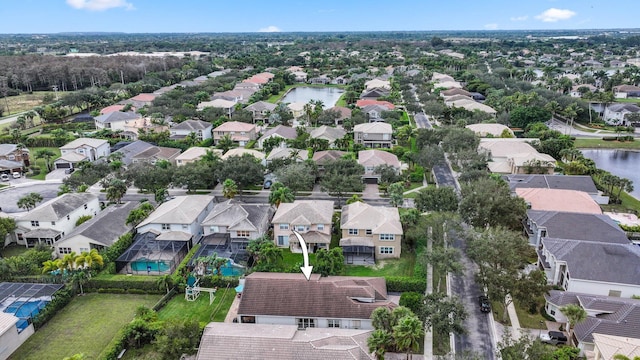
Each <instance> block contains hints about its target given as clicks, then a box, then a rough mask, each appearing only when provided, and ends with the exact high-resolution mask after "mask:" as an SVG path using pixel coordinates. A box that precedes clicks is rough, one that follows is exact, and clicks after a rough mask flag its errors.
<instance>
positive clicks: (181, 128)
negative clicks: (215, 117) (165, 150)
mask: <svg viewBox="0 0 640 360" xmlns="http://www.w3.org/2000/svg"><path fill="white" fill-rule="evenodd" d="M212 127H213V126H212V125H211V123H209V122H206V121H202V120H185V121H183V122H181V123H179V124H176V125H174V126H172V127H171V128H170V129H169V131H170V133H171V136H170V138H171V139H172V140H182V139H184V138H186V137H187V136H189V135H190V134H192V133H193V134H195V135H196V139H198V141H202V140H207V139H211V129H212Z"/></svg>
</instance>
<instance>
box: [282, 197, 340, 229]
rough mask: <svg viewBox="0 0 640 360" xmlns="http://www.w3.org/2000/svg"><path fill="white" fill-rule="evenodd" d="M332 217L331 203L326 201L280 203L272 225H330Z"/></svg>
mask: <svg viewBox="0 0 640 360" xmlns="http://www.w3.org/2000/svg"><path fill="white" fill-rule="evenodd" d="M332 217H333V201H328V200H296V201H294V202H292V203H282V204H280V206H279V207H278V210H277V211H276V213H275V215H274V216H273V220H271V223H273V224H279V223H283V224H292V225H310V224H331V218H332Z"/></svg>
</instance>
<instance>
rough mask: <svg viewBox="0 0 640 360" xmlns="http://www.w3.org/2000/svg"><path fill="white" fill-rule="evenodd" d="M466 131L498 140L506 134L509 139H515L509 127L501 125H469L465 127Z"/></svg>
mask: <svg viewBox="0 0 640 360" xmlns="http://www.w3.org/2000/svg"><path fill="white" fill-rule="evenodd" d="M465 127H466V128H467V129H469V130H471V131H473V132H474V133H476V135H478V136H480V137H493V138H499V137H501V136H502V135H503V134H505V131H506V134H508V135H509V136H510V137H515V136H514V135H513V131H512V130H511V129H509V127H507V126H505V125H502V124H490V123H480V124H471V125H467V126H465Z"/></svg>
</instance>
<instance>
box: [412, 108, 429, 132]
mask: <svg viewBox="0 0 640 360" xmlns="http://www.w3.org/2000/svg"><path fill="white" fill-rule="evenodd" d="M413 118H414V119H415V120H416V125H417V126H418V129H431V128H433V126H431V123H430V122H429V117H427V115H425V113H423V112H419V113H417V114H415V115H414V117H413Z"/></svg>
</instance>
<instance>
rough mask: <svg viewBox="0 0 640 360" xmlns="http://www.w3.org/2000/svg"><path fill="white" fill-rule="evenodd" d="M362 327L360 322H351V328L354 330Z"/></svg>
mask: <svg viewBox="0 0 640 360" xmlns="http://www.w3.org/2000/svg"><path fill="white" fill-rule="evenodd" d="M361 326H362V325H361V324H360V320H351V327H352V328H354V329H360V327H361Z"/></svg>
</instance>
